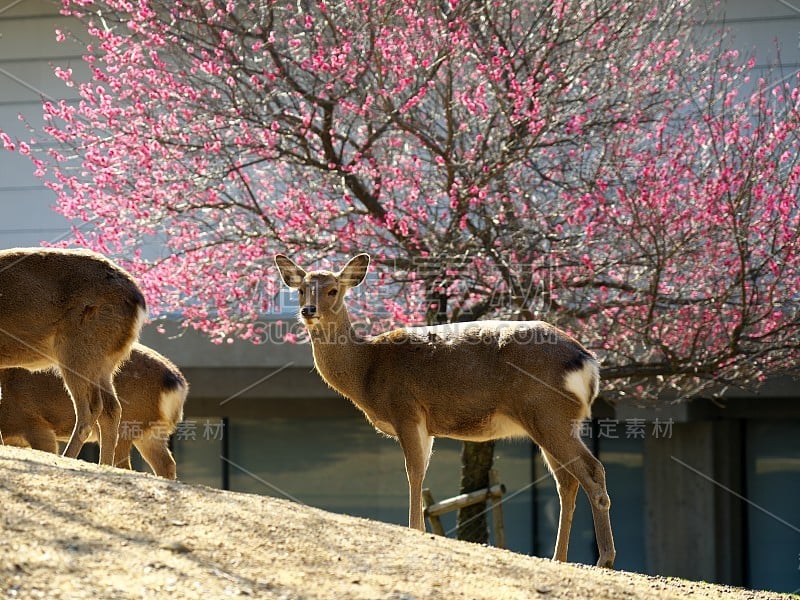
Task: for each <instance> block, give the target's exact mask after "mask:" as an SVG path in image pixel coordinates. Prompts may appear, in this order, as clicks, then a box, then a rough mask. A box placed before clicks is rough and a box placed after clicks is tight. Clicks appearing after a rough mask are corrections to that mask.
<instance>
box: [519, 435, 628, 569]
mask: <svg viewBox="0 0 800 600" xmlns="http://www.w3.org/2000/svg"><path fill="white" fill-rule="evenodd" d="M523 424H524V426H525V428H526V430H527V431H528V434H529V435H530V436H531V437H532V438H533V440H534V441H535V442H536V443H537V444H538V445H539V447H541V448H542V450H543V451H544V452H545V453H546V458H547V460H548V462H549V460H550V459H551V458H552V459H554V462H555V464H552V465H551V466H552V467H553V470H554V473H555V472H558V471H560V470H562V469H563V470H566V471H568V472H569V473H570V474H572V476H573V477H574V478H575V479H577V480H578V483H580V486H581V487H582V488H583V491H584V492H586V496H587V497H588V498H589V504H590V505H591V507H592V518H593V520H594V531H595V536H596V537H597V548H598V550H599V555H600V558H599V560H598V561H597V566H599V567H608V568H609V569H610V568H613V567H614V558H616V550H615V549H614V537H613V535H612V533H611V518H610V516H609V511H610V509H611V499H610V498H609V497H608V491H607V490H606V472H605V469H604V468H603V465H602V464H600V461H599V460H597V459H596V458H595V457H594V456H592V453H591V452H589V449H588V448H587V447H586V445H585V444H584V443H583V441H582V440H581V439H580V438H578V437H576V436H575V434H574V427H573V426H572V423H571V422H566V423H565V424H564V426H563V427H560V428H559V427H555V426H554V424H548V427H546V428H545V427H542V428H540V427H537V425H536V423H535V422H534V421H533V420H526V421H525V422H524V423H523ZM559 466H560V468H558V467H559ZM556 481H557V482H558V483H559V484H560V483H561V482H560V481H559V480H558V479H556ZM559 498H561V499H562V505H561V510H562V514H561V522H560V523H559V532H558V533H559V535H558V540H557V542H556V553H557V558H560V557H559V556H558V552H559V550H560V549H561V544H563V546H564V554H565V555H566V546H567V542H566V540H563V541H562V536H561V533H562V531H561V528H562V525H563V526H566V521H565V515H564V508H565V507H564V504H563V498H562V497H561V490H559ZM570 521H571V518H570ZM564 533H565V534H566V531H565V532H564Z"/></svg>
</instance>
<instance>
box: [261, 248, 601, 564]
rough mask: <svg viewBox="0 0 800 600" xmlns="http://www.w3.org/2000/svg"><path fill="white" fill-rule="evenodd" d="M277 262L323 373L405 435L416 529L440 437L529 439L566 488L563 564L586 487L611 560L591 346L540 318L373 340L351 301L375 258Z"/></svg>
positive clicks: (390, 429)
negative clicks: (594, 443)
mask: <svg viewBox="0 0 800 600" xmlns="http://www.w3.org/2000/svg"><path fill="white" fill-rule="evenodd" d="M275 263H276V265H277V267H278V270H279V272H280V276H281V278H282V279H283V281H284V283H285V284H286V285H287V286H289V287H290V288H294V289H296V290H298V291H299V293H300V300H301V308H300V319H301V321H302V322H304V323H305V325H306V327H307V329H308V333H309V336H310V339H311V344H312V351H313V355H314V365H315V366H316V368H317V370H318V371H319V373H320V375H321V376H322V378H323V379H324V380H325V381H326V382H327V383H328V385H330V386H331V387H332V388H333V389H335V390H336V391H338V392H339V393H341V394H342V395H343V396H345V397H347V398H349V399H350V400H351V401H352V402H353V404H355V405H356V407H358V408H359V409H361V411H362V412H363V413H364V415H365V416H366V418H367V420H368V421H369V422H370V423H372V424H373V425H374V426H375V427H376V428H377V429H378V430H379V431H380V432H382V433H384V434H386V435H389V436H391V437H394V438H396V439H397V440H398V441H399V442H400V446H401V448H402V450H403V455H404V457H405V464H406V474H407V477H408V483H409V526H410V527H414V528H417V529H419V530H423V531H424V529H425V524H424V521H423V512H422V482H423V479H424V477H425V472H426V470H427V468H428V462H429V460H430V455H431V450H432V447H433V440H434V438H435V437H449V438H455V439H459V440H473V441H485V440H491V439H498V438H507V437H530V438H532V439H533V440H534V441H535V442H536V443H537V444H538V445H539V446H540V447H541V449H542V454H543V456H544V459H545V461H546V462H547V464H548V466H549V468H550V469H551V471H552V472H553V475H554V477H555V479H556V484H557V487H558V494H559V500H560V503H561V516H560V521H559V528H558V537H557V540H556V548H555V553H554V559H556V560H560V561H566V560H567V547H568V544H569V532H570V529H571V526H572V515H573V512H574V509H575V499H576V495H577V491H578V485H579V484H580V486H581V487H583V489H584V491H585V492H586V494H587V496H588V497H589V501H590V503H591V506H592V515H593V518H594V524H595V532H596V535H597V543H598V548H599V554H600V559H599V561H598V565H600V566H604V567H609V568H610V567H613V565H614V558H615V555H616V553H615V549H614V540H613V536H612V532H611V521H610V518H609V508H610V506H611V501H610V499H609V497H608V493H607V491H606V483H605V471H604V469H603V466H602V465H601V464H600V462H599V461H598V460H597V459H596V458H595V457H594V456H592V454H591V453H590V452H589V450H588V449H587V448H586V446H585V445H584V444H583V442H582V441H581V439H580V437H579V436H578V435H577V428H576V423H578V422H580V421H581V420H583V419H585V418H587V417H588V416H589V413H590V408H591V404H592V401H593V400H594V399H595V397H596V396H597V394H598V386H599V367H598V363H597V360H596V359H595V358H594V356H593V355H592V354H591V353H590V352H589V351H588V350H586V349H585V348H584V347H583V346H581V345H580V344H579V343H578V342H577V341H575V340H574V339H572V338H571V337H570V336H568V335H567V334H566V333H564V332H562V331H560V330H558V329H556V328H555V327H552V326H551V325H548V324H546V323H544V322H541V321H475V322H470V323H458V324H453V325H439V326H433V327H407V328H402V329H395V330H393V331H389V332H386V333H383V334H381V335H378V336H375V337H372V338H364V337H362V336H360V335H359V334H358V333H357V332H356V330H355V328H354V327H353V325H352V323H351V321H350V316H349V314H348V311H347V307H346V305H345V303H344V296H345V292H346V291H347V290H348V289H349V288H353V287H356V286H358V285H360V284H361V283H362V282H363V281H364V279H365V277H366V274H367V268H368V266H369V256H368V255H366V254H359V255H357V256H355V257H354V258H352V259H351V260H350V261H349V262H348V263H347V264H346V265H345V267H344V268H343V269H342V270H341V271H339V272H337V273H334V272H331V271H310V272H306V271H305V270H304V269H302V268H301V267H299V266H297V265H296V264H295V263H293V262H292V261H291V260H290V259H289V258H288V257H286V256H284V255H280V254H279V255H277V256H276V257H275Z"/></svg>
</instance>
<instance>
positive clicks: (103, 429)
mask: <svg viewBox="0 0 800 600" xmlns="http://www.w3.org/2000/svg"><path fill="white" fill-rule="evenodd" d="M145 315H146V306H145V300H144V296H143V295H142V292H141V290H140V289H139V287H138V286H137V285H136V282H135V281H134V280H133V277H131V276H130V275H129V274H128V273H126V272H125V271H124V270H122V269H121V268H120V267H118V266H117V265H115V264H114V263H113V262H111V261H110V260H108V259H107V258H105V257H103V256H101V255H100V254H97V253H95V252H91V251H89V250H64V249H55V248H13V249H10V250H3V251H0V368H7V367H23V368H25V369H28V370H30V371H40V370H44V369H53V370H55V371H56V372H58V373H59V375H61V377H62V378H63V380H64V384H65V385H66V388H67V390H68V391H69V395H70V397H71V398H72V402H73V407H74V414H75V418H74V420H73V422H74V427H73V430H72V433H71V435H70V439H69V442H68V443H67V446H66V449H65V450H64V455H65V456H68V457H71V458H74V457H76V456H77V455H78V452H80V449H81V447H82V446H83V443H84V441H85V440H86V438H87V437H88V436H89V434H90V433H91V431H92V428H93V427H94V426H95V423H96V424H97V425H98V426H99V429H100V462H101V463H103V464H109V465H110V464H112V463H113V460H114V448H115V447H116V445H117V436H118V429H119V421H120V412H121V408H120V404H119V400H118V399H117V396H116V393H115V392H114V385H113V382H112V377H113V374H114V372H115V371H116V369H117V366H118V365H119V364H120V363H121V362H122V361H123V360H124V359H125V358H127V356H128V354H129V353H130V349H131V346H132V344H133V343H134V342H135V341H136V339H137V338H138V337H139V331H140V330H141V327H142V324H143V322H144V319H145Z"/></svg>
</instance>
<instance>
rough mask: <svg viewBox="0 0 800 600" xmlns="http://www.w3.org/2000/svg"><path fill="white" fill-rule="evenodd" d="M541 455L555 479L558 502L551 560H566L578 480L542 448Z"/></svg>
mask: <svg viewBox="0 0 800 600" xmlns="http://www.w3.org/2000/svg"><path fill="white" fill-rule="evenodd" d="M542 456H543V457H544V461H545V463H546V464H547V466H548V467H549V468H550V472H551V473H552V474H553V477H554V478H555V480H556V488H557V489H558V501H559V504H560V511H559V514H560V516H559V520H558V537H557V538H556V548H555V552H554V553H553V560H558V561H561V562H566V561H567V549H568V548H569V533H570V531H571V530H572V516H573V514H574V513H575V500H576V498H577V496H578V480H577V479H575V477H573V476H572V474H571V473H570V472H569V471H567V469H565V468H564V465H562V464H560V463H559V462H558V461H557V460H556V459H555V458H553V457H552V456H551V455H550V454H548V453H547V452H546V451H545V450H542Z"/></svg>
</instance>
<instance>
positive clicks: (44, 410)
mask: <svg viewBox="0 0 800 600" xmlns="http://www.w3.org/2000/svg"><path fill="white" fill-rule="evenodd" d="M114 389H115V390H116V392H117V396H118V397H119V401H120V404H121V405H122V417H121V420H120V424H121V428H120V435H119V440H118V441H117V448H116V452H115V453H114V465H115V466H117V467H122V468H125V469H130V468H131V456H130V454H131V444H133V445H134V446H136V449H137V450H138V451H139V453H140V454H141V455H142V458H144V459H145V461H147V464H148V465H150V468H151V469H153V473H155V474H156V475H159V476H160V477H166V478H167V479H175V477H176V470H175V459H174V458H173V457H172V453H171V452H170V450H169V436H170V435H171V434H172V433H173V432H174V431H175V428H176V426H177V424H178V423H179V422H180V421H181V420H182V419H183V404H184V402H185V401H186V395H187V394H188V392H189V384H188V383H187V382H186V379H185V378H184V377H183V374H182V373H181V372H180V370H178V367H176V366H175V365H174V364H172V362H170V361H169V359H167V358H165V357H164V356H162V355H160V354H159V353H158V352H156V351H155V350H152V349H150V348H148V347H147V346H143V345H141V344H134V346H133V349H132V350H131V356H130V358H129V359H128V360H127V361H125V362H123V363H122V365H121V366H120V370H119V371H118V372H117V374H116V375H115V376H114ZM0 394H2V401H0V432H2V434H3V440H4V441H5V443H6V444H9V445H13V446H30V447H31V448H34V449H36V450H44V451H45V452H53V453H56V452H58V442H59V440H60V441H66V440H67V439H69V436H70V434H71V432H72V429H73V426H74V424H75V411H74V410H73V407H72V402H71V401H70V398H69V395H68V394H67V391H66V390H65V389H64V382H63V381H61V378H59V377H58V376H57V375H56V374H55V373H52V372H38V373H31V372H30V371H27V370H25V369H0ZM95 429H96V428H95ZM98 439H99V438H98V436H97V434H96V432H95V431H93V432H92V434H91V435H90V436H89V438H87V441H91V442H96V441H98Z"/></svg>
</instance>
